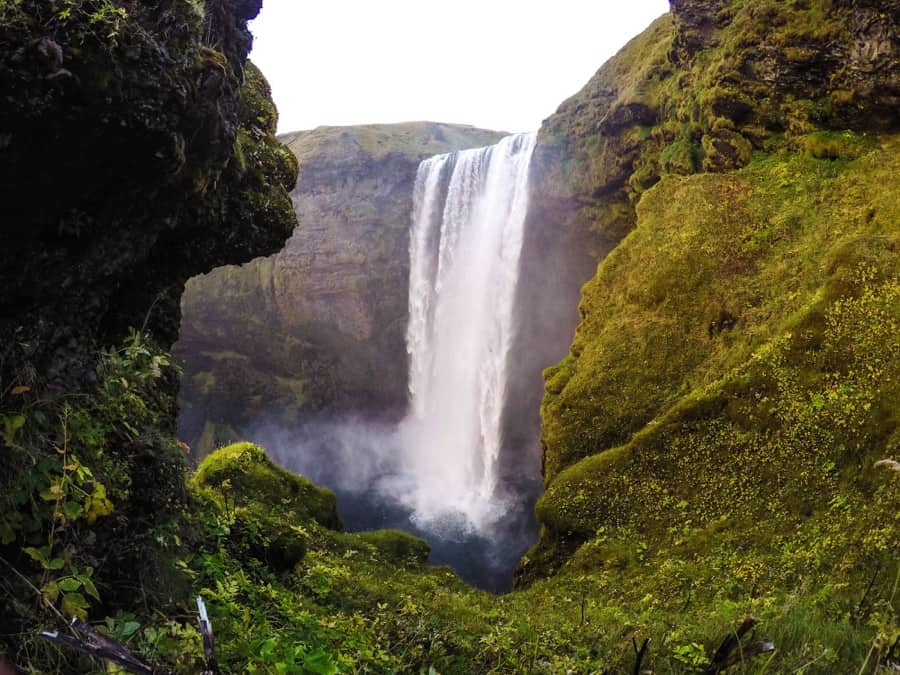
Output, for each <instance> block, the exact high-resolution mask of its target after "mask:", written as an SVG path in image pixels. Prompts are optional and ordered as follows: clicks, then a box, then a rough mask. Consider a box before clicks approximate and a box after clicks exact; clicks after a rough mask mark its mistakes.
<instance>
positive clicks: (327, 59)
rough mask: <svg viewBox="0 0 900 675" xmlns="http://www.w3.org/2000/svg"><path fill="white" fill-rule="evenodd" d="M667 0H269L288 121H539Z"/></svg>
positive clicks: (522, 127)
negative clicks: (446, 0) (449, 0)
mask: <svg viewBox="0 0 900 675" xmlns="http://www.w3.org/2000/svg"><path fill="white" fill-rule="evenodd" d="M668 8H669V4H668V0H625V1H624V2H621V1H620V2H612V1H611V0H546V1H540V2H539V1H537V0H518V1H516V0H453V1H452V2H438V1H437V0H264V3H263V10H262V12H261V14H260V16H259V18H257V19H256V20H255V21H253V23H252V24H251V30H252V31H253V34H254V36H255V38H256V39H255V42H254V46H253V53H252V54H251V58H252V59H253V61H254V62H256V64H257V65H258V66H260V68H262V70H263V72H264V73H265V74H266V77H267V78H268V79H269V82H270V84H271V85H272V90H273V94H274V97H275V103H276V104H277V105H278V109H279V112H280V115H281V120H280V123H279V131H281V132H285V131H294V130H300V129H311V128H313V127H316V126H320V125H345V124H366V123H372V122H405V121H412V120H430V121H435V122H455V123H460V124H473V125H475V126H479V127H484V128H489V129H497V130H503V131H510V132H516V131H530V130H533V129H537V128H538V127H539V126H540V123H541V120H543V119H544V118H545V117H547V116H548V115H550V114H551V113H553V111H554V110H555V109H556V107H557V106H558V105H559V104H560V103H562V101H563V100H564V99H566V98H567V97H568V96H571V95H572V94H574V93H575V92H576V91H578V90H579V89H580V88H581V87H582V85H584V84H585V82H587V80H588V79H589V78H590V77H591V75H593V74H594V72H595V71H596V70H597V68H599V67H600V66H601V65H602V63H603V62H604V61H605V60H606V59H608V58H609V57H610V56H612V55H613V54H615V53H616V52H617V51H618V50H619V49H620V48H621V47H622V46H623V45H624V44H625V43H626V42H627V41H628V40H629V39H631V38H632V37H634V36H635V35H637V34H638V33H639V32H640V31H641V30H643V29H644V28H645V27H646V26H647V25H649V24H650V22H651V21H652V20H653V19H655V18H656V17H658V16H659V15H661V14H663V13H664V12H666V11H668Z"/></svg>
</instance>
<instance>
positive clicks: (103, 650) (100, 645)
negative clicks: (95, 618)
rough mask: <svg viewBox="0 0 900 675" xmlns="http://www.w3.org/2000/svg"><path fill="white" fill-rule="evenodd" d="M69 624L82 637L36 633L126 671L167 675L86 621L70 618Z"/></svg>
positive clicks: (137, 674) (139, 674) (139, 673)
mask: <svg viewBox="0 0 900 675" xmlns="http://www.w3.org/2000/svg"><path fill="white" fill-rule="evenodd" d="M70 626H71V628H72V630H73V631H75V632H80V633H82V634H84V636H85V637H84V639H82V638H78V637H75V636H72V635H63V634H61V633H59V632H57V631H55V630H54V631H43V632H41V633H38V637H42V638H44V639H45V640H49V641H50V642H55V643H57V644H61V645H64V646H66V647H71V648H72V649H77V650H78V651H80V652H83V653H85V654H88V655H90V656H93V657H94V658H98V659H103V660H105V661H112V662H113V663H115V664H117V665H120V666H122V667H123V668H125V669H126V670H127V671H128V672H130V673H136V675H169V671H166V670H157V669H154V668H153V667H151V666H148V665H147V664H146V663H144V662H143V661H141V660H140V659H139V658H138V657H137V656H135V655H134V654H133V653H132V652H131V650H129V649H128V648H127V647H124V646H123V645H121V644H119V643H118V642H116V641H115V640H111V639H110V638H108V637H106V636H105V635H102V634H100V633H99V632H97V630H96V629H95V628H94V627H93V626H92V625H90V624H89V623H87V622H86V621H82V620H81V619H72V623H71V624H70Z"/></svg>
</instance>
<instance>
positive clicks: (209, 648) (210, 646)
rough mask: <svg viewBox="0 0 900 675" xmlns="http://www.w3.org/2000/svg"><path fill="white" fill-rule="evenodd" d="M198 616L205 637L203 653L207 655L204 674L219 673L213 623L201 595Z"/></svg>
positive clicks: (198, 602) (198, 598)
mask: <svg viewBox="0 0 900 675" xmlns="http://www.w3.org/2000/svg"><path fill="white" fill-rule="evenodd" d="M197 618H198V621H199V622H200V635H201V636H202V637H203V654H204V655H205V656H206V670H205V671H204V672H203V675H218V673H219V663H218V661H216V652H215V643H214V641H213V629H212V624H211V623H210V622H209V615H207V613H206V605H205V604H204V602H203V598H201V597H200V596H199V595H198V596H197Z"/></svg>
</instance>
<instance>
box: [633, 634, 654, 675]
mask: <svg viewBox="0 0 900 675" xmlns="http://www.w3.org/2000/svg"><path fill="white" fill-rule="evenodd" d="M631 646H632V647H633V648H634V654H635V657H636V658H635V660H634V675H641V664H643V663H644V657H645V656H646V655H647V647H649V646H650V638H645V639H644V642H643V644H642V645H641V648H640V649H638V646H637V640H635V639H634V638H631Z"/></svg>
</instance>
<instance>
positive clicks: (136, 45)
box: [0, 0, 296, 391]
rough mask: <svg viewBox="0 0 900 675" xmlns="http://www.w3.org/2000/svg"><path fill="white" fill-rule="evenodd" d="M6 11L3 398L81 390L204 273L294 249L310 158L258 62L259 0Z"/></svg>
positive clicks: (166, 336)
mask: <svg viewBox="0 0 900 675" xmlns="http://www.w3.org/2000/svg"><path fill="white" fill-rule="evenodd" d="M171 4H172V3H146V2H134V1H125V2H118V3H116V4H115V5H112V4H109V5H108V6H104V8H103V9H102V11H101V10H98V11H96V12H94V11H93V10H91V11H88V8H85V7H82V6H81V5H82V3H81V2H73V3H67V8H63V9H61V8H60V7H58V6H57V5H56V4H55V3H53V2H50V1H49V0H46V1H45V0H25V1H23V2H15V3H3V5H2V6H0V91H2V95H0V98H2V105H0V203H2V204H3V209H4V213H3V218H2V220H0V239H2V242H3V245H2V247H0V285H2V287H3V293H2V296H0V391H5V390H8V389H9V388H10V386H12V385H15V384H22V385H32V386H35V387H45V386H48V387H50V388H52V389H55V390H57V391H71V390H72V389H73V388H77V387H79V386H81V385H82V384H83V383H84V382H85V381H87V380H90V379H92V377H93V369H94V365H95V363H96V360H97V353H98V350H99V349H100V348H101V347H105V346H109V345H112V344H116V343H118V342H119V341H120V340H121V338H122V337H123V336H124V334H125V333H126V330H127V329H128V327H129V326H133V327H136V328H140V327H142V326H143V327H145V328H146V329H148V330H150V331H151V332H152V333H153V335H154V336H155V337H156V338H157V339H158V340H159V341H160V342H161V343H163V344H166V345H168V344H171V342H172V341H174V338H175V336H176V332H177V326H178V299H179V297H180V295H181V289H182V286H183V283H184V281H185V280H186V279H188V278H189V277H190V276H192V275H194V274H197V273H199V272H202V271H205V270H208V269H211V268H212V267H214V266H216V265H220V264H224V263H227V262H241V261H245V260H249V259H251V258H253V257H254V256H258V255H262V254H266V253H269V252H271V251H273V250H277V249H278V247H279V246H281V244H282V242H283V241H284V239H285V238H286V237H287V236H288V235H289V234H290V231H291V229H292V227H293V225H294V222H295V221H294V216H293V213H292V211H291V209H290V202H289V200H288V195H287V191H286V188H287V187H290V186H291V185H292V184H293V182H294V176H295V170H296V166H295V162H294V161H293V157H292V156H291V155H290V153H288V152H287V151H286V150H285V149H284V148H283V147H282V146H280V145H279V144H278V143H277V142H276V140H275V137H274V130H275V117H276V115H275V110H274V107H273V105H272V103H271V101H270V100H269V92H268V86H267V84H266V82H265V80H264V78H263V77H262V76H261V75H260V74H259V72H258V71H256V70H255V69H254V68H253V67H252V66H246V67H245V59H246V56H247V52H248V51H249V49H250V43H251V36H250V33H249V31H248V30H247V27H246V22H247V21H248V20H249V19H251V18H253V17H254V16H255V15H256V14H257V12H258V10H259V4H260V3H259V1H258V0H257V1H256V2H254V1H252V0H250V1H245V2H226V1H224V0H210V1H208V2H206V3H199V4H198V3H175V5H174V6H170V5H171Z"/></svg>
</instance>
